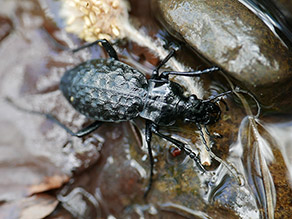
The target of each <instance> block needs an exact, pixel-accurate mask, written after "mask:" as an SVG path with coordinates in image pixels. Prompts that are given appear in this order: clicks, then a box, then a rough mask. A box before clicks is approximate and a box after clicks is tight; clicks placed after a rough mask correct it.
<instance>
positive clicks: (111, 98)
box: [6, 39, 246, 197]
mask: <svg viewBox="0 0 292 219" xmlns="http://www.w3.org/2000/svg"><path fill="white" fill-rule="evenodd" d="M98 43H101V44H102V46H103V47H104V48H105V50H106V52H107V53H108V54H109V56H110V58H109V59H93V60H89V61H87V62H83V63H81V64H79V65H78V66H76V67H74V68H73V69H70V70H67V71H66V72H65V74H64V75H63V77H62V79H61V82H60V89H61V91H62V93H63V95H64V96H65V97H66V99H67V100H68V101H69V103H70V104H71V105H72V106H73V107H74V108H75V109H76V110H77V111H79V112H80V113H82V114H84V115H85V116H86V117H87V118H91V119H93V120H95V122H93V123H92V124H90V125H89V126H87V127H85V128H83V129H81V130H80V131H78V132H73V131H72V130H71V129H69V128H68V127H66V126H65V125H64V124H62V123H61V122H59V121H58V120H57V119H56V118H55V117H54V116H52V115H51V114H48V113H42V112H37V111H32V110H26V109H23V108H22V107H19V106H17V104H15V103H14V102H13V101H12V100H11V99H10V98H6V99H7V101H8V102H10V103H11V104H13V105H14V106H15V107H17V108H18V109H20V110H23V111H26V112H29V113H33V114H38V115H43V116H46V117H47V118H48V119H50V120H52V121H53V122H55V123H56V124H58V125H59V126H61V127H62V128H63V129H65V130H66V131H67V132H68V133H69V134H71V135H72V136H77V137H83V136H85V135H87V134H89V133H91V132H93V131H94V130H96V129H97V128H98V127H100V126H101V124H102V123H103V122H121V121H128V120H131V119H134V118H136V117H139V116H140V117H142V118H144V119H145V120H146V127H145V137H146V142H147V146H148V153H149V160H150V179H149V184H148V187H147V189H146V191H145V193H144V197H146V196H147V194H148V192H149V191H150V188H151V185H152V181H153V166H154V161H153V155H152V149H151V138H152V133H155V134H156V135H158V136H160V137H161V138H163V139H165V140H167V141H169V142H171V143H173V144H174V145H175V146H177V147H178V148H179V149H180V150H182V151H184V152H185V153H186V154H187V155H188V156H189V157H190V158H191V159H193V160H194V161H195V162H196V164H197V166H198V167H199V168H200V169H201V170H202V171H203V172H204V171H205V169H204V167H203V166H202V164H201V162H200V160H199V158H198V155H196V154H195V153H194V152H193V151H192V150H191V149H189V148H188V147H186V145H185V144H184V143H183V142H181V141H179V140H177V139H174V138H172V137H170V136H167V135H164V134H162V133H161V132H160V131H159V126H171V125H174V124H175V122H176V121H177V120H182V121H183V122H192V123H194V124H196V125H197V128H198V129H199V130H200V132H201V136H202V139H203V141H205V140H204V136H203V133H202V129H201V125H203V126H205V125H208V124H213V123H215V122H217V121H218V120H219V118H220V115H221V110H220V108H219V106H218V105H217V104H216V103H214V102H213V101H215V100H216V99H217V98H219V97H221V96H224V95H226V94H228V93H231V92H232V91H227V92H224V93H221V94H219V95H217V96H215V97H213V98H210V99H207V100H201V99H198V98H197V96H196V95H194V94H192V95H190V96H186V95H184V89H183V88H182V86H180V85H179V84H178V83H175V82H173V81H170V80H169V79H168V76H169V75H179V76H191V77H193V76H200V75H201V74H206V73H209V72H214V71H218V70H219V68H218V67H211V68H208V69H205V70H202V71H200V70H199V71H190V72H176V71H164V72H162V73H159V69H160V68H161V67H162V66H163V65H164V64H165V63H166V62H167V61H168V60H169V59H170V58H171V57H172V56H174V54H175V51H176V49H171V51H170V53H169V54H168V55H167V56H166V57H165V58H164V59H163V60H162V61H161V62H160V63H159V65H158V66H157V67H156V68H155V69H154V70H153V73H152V76H151V78H150V79H149V80H147V79H146V77H145V75H144V74H142V73H141V72H139V71H138V70H136V69H134V68H133V67H131V66H129V65H127V64H125V63H123V62H120V61H119V60H118V56H117V53H116V51H115V50H114V48H113V47H112V45H111V44H110V43H109V42H108V41H107V40H105V39H102V40H97V41H95V42H93V43H89V44H85V45H84V46H82V47H79V48H77V49H75V50H73V52H76V51H79V50H81V49H83V48H87V47H90V46H93V45H95V44H98ZM238 91H240V90H238ZM240 92H241V91H240ZM245 93H246V92H245ZM223 103H224V101H223ZM207 134H208V133H207ZM204 143H205V145H206V142H204ZM206 148H207V150H209V148H208V147H207V145H206ZM215 158H216V157H215ZM217 159H218V158H217Z"/></svg>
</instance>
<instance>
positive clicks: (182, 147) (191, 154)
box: [151, 124, 206, 172]
mask: <svg viewBox="0 0 292 219" xmlns="http://www.w3.org/2000/svg"><path fill="white" fill-rule="evenodd" d="M151 130H152V132H153V133H154V134H156V135H158V136H159V137H161V138H163V139H165V140H167V141H169V142H171V143H173V144H174V145H175V146H177V147H178V148H179V149H180V150H182V151H184V152H185V153H186V154H187V155H188V156H189V157H190V158H191V159H192V160H194V161H195V162H196V164H197V166H198V167H199V169H200V170H201V171H202V172H205V171H206V170H205V168H204V167H203V165H202V164H201V162H200V159H199V158H198V155H196V154H195V153H194V152H193V151H192V150H191V149H189V148H188V147H186V145H185V144H184V143H183V142H181V141H179V140H176V139H174V138H172V137H169V136H167V135H164V134H162V133H161V132H159V131H158V128H157V126H156V125H154V124H152V126H151Z"/></svg>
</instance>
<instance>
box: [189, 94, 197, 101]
mask: <svg viewBox="0 0 292 219" xmlns="http://www.w3.org/2000/svg"><path fill="white" fill-rule="evenodd" d="M197 99H198V98H197V96H196V95H194V94H192V95H191V96H190V97H189V100H190V101H194V100H197Z"/></svg>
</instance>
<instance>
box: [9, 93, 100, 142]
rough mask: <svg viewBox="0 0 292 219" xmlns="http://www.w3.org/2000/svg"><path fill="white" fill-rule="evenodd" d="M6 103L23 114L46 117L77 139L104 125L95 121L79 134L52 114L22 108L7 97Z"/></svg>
mask: <svg viewBox="0 0 292 219" xmlns="http://www.w3.org/2000/svg"><path fill="white" fill-rule="evenodd" d="M6 101H7V102H8V103H10V104H11V105H12V106H13V107H15V108H17V109H18V110H21V111H23V112H26V113H30V114H35V115H40V116H45V117H46V118H47V119H49V120H51V121H52V122H54V123H55V124H57V125H58V126H60V127H61V128H63V129H65V130H66V132H68V133H69V134H70V135H72V136H76V137H79V138H81V137H83V136H85V135H88V134H90V133H91V132H93V131H94V130H96V129H97V128H98V127H100V126H101V124H102V122H100V121H95V122H93V123H92V124H90V125H89V126H86V127H85V128H83V129H81V130H79V131H78V132H73V131H72V130H71V129H69V128H68V127H67V126H65V125H64V124H63V123H61V122H60V121H59V120H57V119H56V118H55V117H54V116H53V115H52V114H49V113H43V112H39V111H35V110H28V109H25V108H22V107H20V106H18V105H17V104H16V103H15V102H14V101H13V100H12V99H10V98H9V97H6Z"/></svg>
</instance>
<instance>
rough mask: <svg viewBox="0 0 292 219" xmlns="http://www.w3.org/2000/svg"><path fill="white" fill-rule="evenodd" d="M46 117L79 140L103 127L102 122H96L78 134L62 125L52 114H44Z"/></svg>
mask: <svg viewBox="0 0 292 219" xmlns="http://www.w3.org/2000/svg"><path fill="white" fill-rule="evenodd" d="M44 115H45V116H46V118H47V119H49V120H51V121H52V122H54V123H56V124H57V125H59V126H60V127H61V128H63V129H65V131H66V132H68V133H69V134H70V135H72V136H76V137H79V138H82V137H84V136H86V135H88V134H90V133H91V132H93V131H95V130H96V129H98V128H99V127H100V126H101V125H102V122H100V121H95V122H93V123H91V124H90V125H88V126H86V127H84V128H83V129H81V130H79V131H78V132H73V131H72V130H71V129H69V128H68V127H67V126H65V125H64V124H63V123H61V122H60V121H59V120H57V119H56V118H55V117H54V116H52V115H51V114H44Z"/></svg>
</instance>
